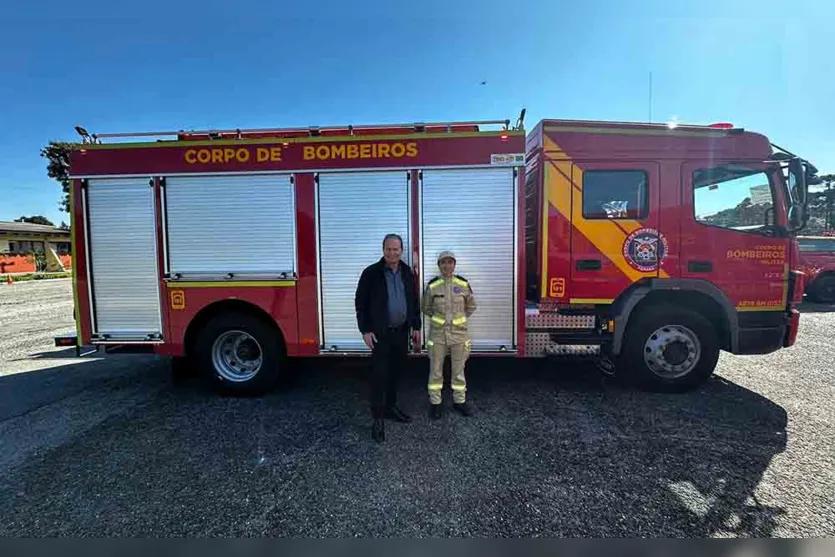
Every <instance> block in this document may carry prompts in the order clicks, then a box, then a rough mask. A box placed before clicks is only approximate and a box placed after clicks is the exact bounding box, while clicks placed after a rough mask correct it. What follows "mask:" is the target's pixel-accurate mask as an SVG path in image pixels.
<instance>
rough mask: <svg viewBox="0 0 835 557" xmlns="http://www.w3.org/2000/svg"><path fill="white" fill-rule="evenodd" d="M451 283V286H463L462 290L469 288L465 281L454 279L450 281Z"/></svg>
mask: <svg viewBox="0 0 835 557" xmlns="http://www.w3.org/2000/svg"><path fill="white" fill-rule="evenodd" d="M452 282H453V284H457V285H458V286H463V287H464V288H469V287H470V283H469V282H467V281H466V280H461V279H460V278H458V277H455V278H454V279H452Z"/></svg>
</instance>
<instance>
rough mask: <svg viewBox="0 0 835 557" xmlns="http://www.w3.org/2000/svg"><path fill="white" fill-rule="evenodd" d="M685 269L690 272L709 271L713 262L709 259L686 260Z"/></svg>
mask: <svg viewBox="0 0 835 557" xmlns="http://www.w3.org/2000/svg"><path fill="white" fill-rule="evenodd" d="M687 270H688V271H690V272H691V273H710V272H711V271H713V263H711V262H710V261H688V262H687Z"/></svg>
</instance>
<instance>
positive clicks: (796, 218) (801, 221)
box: [789, 204, 806, 230]
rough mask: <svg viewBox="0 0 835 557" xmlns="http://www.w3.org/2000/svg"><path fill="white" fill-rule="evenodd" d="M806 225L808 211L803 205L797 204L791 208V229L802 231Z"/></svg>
mask: <svg viewBox="0 0 835 557" xmlns="http://www.w3.org/2000/svg"><path fill="white" fill-rule="evenodd" d="M805 225H806V211H805V209H804V206H803V205H799V204H795V205H792V206H791V207H789V229H790V230H800V229H801V228H803V227H804V226H805Z"/></svg>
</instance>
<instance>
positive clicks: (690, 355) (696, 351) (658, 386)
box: [618, 306, 719, 393]
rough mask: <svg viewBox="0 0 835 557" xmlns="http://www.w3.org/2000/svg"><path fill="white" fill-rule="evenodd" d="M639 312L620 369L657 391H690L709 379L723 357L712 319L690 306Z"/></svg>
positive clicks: (639, 384)
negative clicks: (720, 355) (721, 356)
mask: <svg viewBox="0 0 835 557" xmlns="http://www.w3.org/2000/svg"><path fill="white" fill-rule="evenodd" d="M639 311H640V313H639V314H638V315H636V316H635V317H634V318H633V319H630V321H629V324H628V329H627V331H626V338H625V344H624V347H623V352H622V356H623V357H622V358H621V365H620V366H619V367H618V371H619V372H621V373H622V374H623V375H625V376H626V377H627V378H628V379H629V380H630V381H631V382H632V383H633V384H635V385H636V386H637V387H639V388H641V389H644V390H648V391H655V392H667V393H676V392H684V391H689V390H691V389H694V388H696V387H698V386H699V385H701V384H703V383H704V382H705V381H707V379H708V378H709V377H710V375H711V374H712V373H713V370H714V369H715V368H716V363H717V362H718V360H719V342H718V338H717V336H716V332H715V329H714V327H713V326H712V325H711V324H710V322H709V321H708V320H707V319H705V318H704V317H703V316H702V315H701V314H699V313H697V312H695V311H692V310H690V309H687V308H673V309H663V308H661V307H658V306H655V307H652V308H646V309H643V310H639Z"/></svg>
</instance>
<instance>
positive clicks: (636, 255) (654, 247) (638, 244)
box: [623, 228, 667, 273]
mask: <svg viewBox="0 0 835 557" xmlns="http://www.w3.org/2000/svg"><path fill="white" fill-rule="evenodd" d="M623 256H624V257H625V258H626V261H627V262H629V264H630V265H631V266H632V267H634V268H635V269H637V270H639V271H641V272H643V273H649V272H652V271H656V270H658V266H659V265H660V264H661V262H662V261H664V258H665V257H667V238H665V237H664V236H663V235H662V234H659V233H658V231H657V230H655V229H654V228H639V229H638V230H636V231H635V232H633V233H632V234H630V235H629V236H627V238H626V240H625V241H624V242H623Z"/></svg>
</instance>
